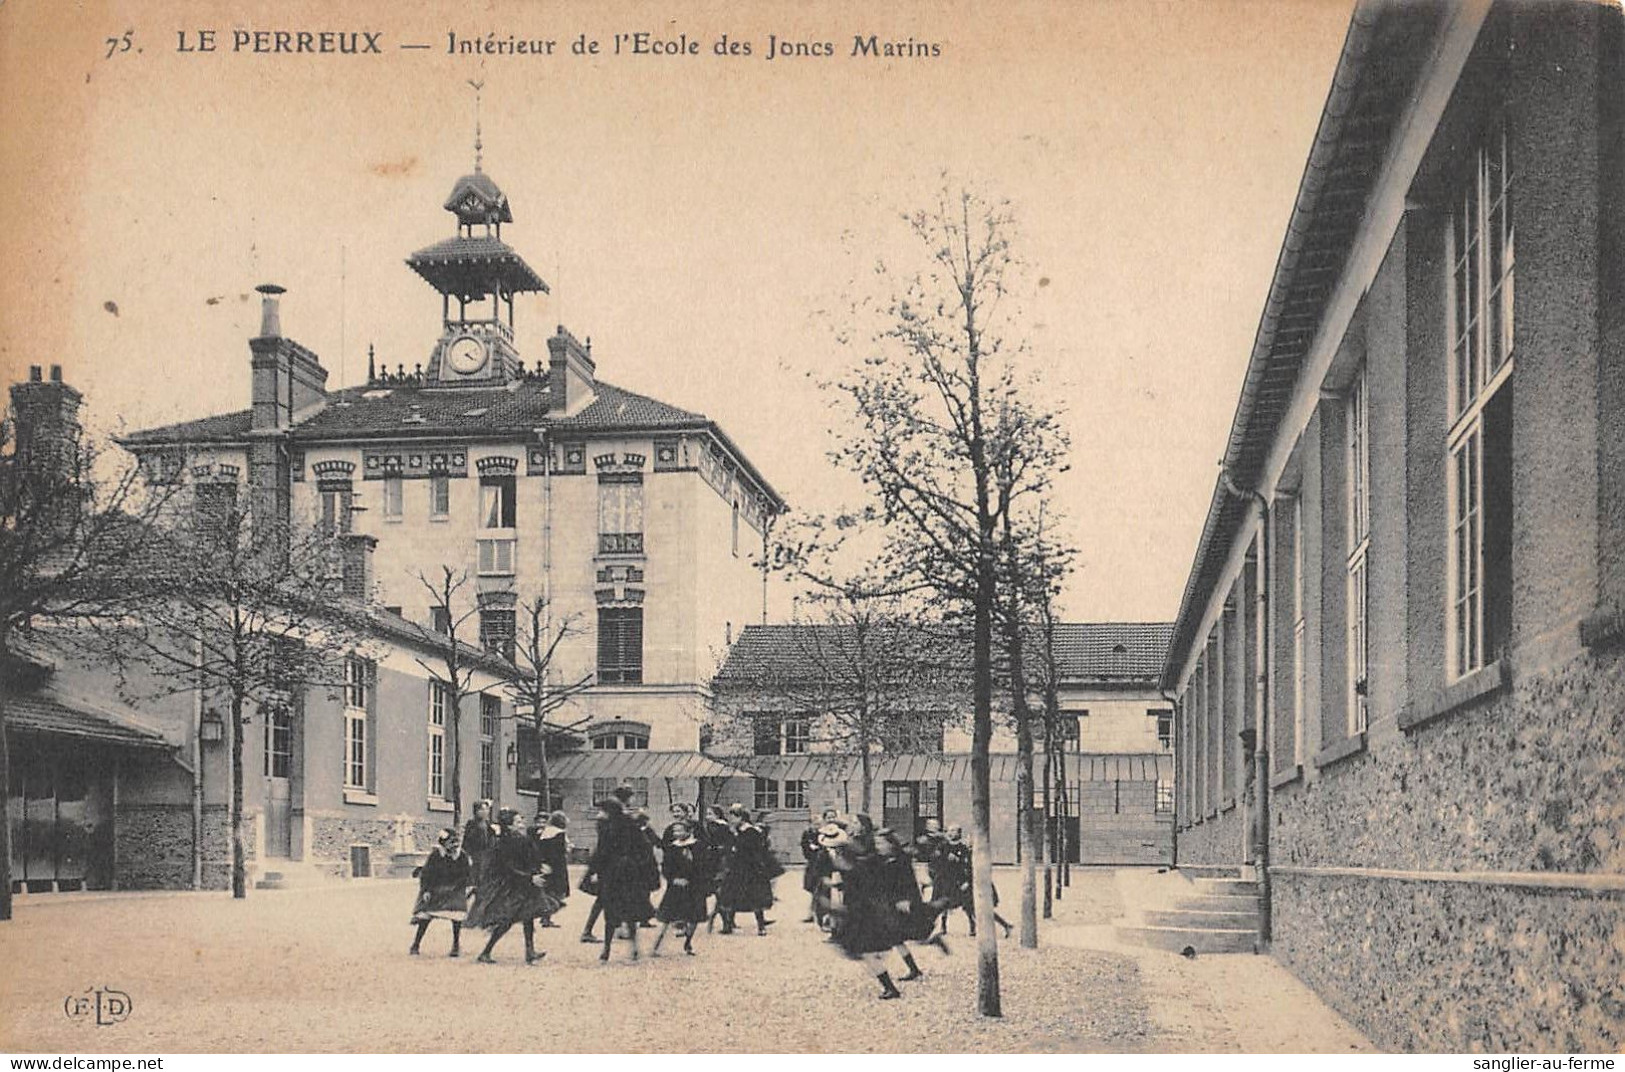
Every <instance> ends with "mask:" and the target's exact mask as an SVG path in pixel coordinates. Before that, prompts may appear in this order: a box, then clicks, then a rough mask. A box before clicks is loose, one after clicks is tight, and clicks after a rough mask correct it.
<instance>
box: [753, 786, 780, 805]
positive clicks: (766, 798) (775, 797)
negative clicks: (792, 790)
mask: <svg viewBox="0 0 1625 1072" xmlns="http://www.w3.org/2000/svg"><path fill="white" fill-rule="evenodd" d="M778 806H779V783H778V782H776V781H774V780H773V779H772V778H758V779H756V804H755V807H756V810H758V811H764V810H766V811H771V810H776V809H777V808H778Z"/></svg>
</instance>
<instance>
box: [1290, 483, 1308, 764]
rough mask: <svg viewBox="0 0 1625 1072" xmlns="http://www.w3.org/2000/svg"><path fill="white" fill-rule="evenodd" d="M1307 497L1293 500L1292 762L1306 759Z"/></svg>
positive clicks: (1300, 761)
mask: <svg viewBox="0 0 1625 1072" xmlns="http://www.w3.org/2000/svg"><path fill="white" fill-rule="evenodd" d="M1303 592H1304V588H1303V497H1302V496H1301V495H1300V496H1294V497H1293V499H1292V762H1293V763H1297V764H1301V763H1302V762H1303V714H1304V712H1303V683H1304V674H1305V668H1304V665H1303V658H1304V654H1303V653H1304V632H1305V622H1304V610H1303Z"/></svg>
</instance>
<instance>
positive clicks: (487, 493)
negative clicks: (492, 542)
mask: <svg viewBox="0 0 1625 1072" xmlns="http://www.w3.org/2000/svg"><path fill="white" fill-rule="evenodd" d="M513 527H514V478H513V477H512V476H508V475H504V476H482V477H480V528H482V529H511V528H513Z"/></svg>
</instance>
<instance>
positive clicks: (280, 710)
mask: <svg viewBox="0 0 1625 1072" xmlns="http://www.w3.org/2000/svg"><path fill="white" fill-rule="evenodd" d="M292 773H293V712H292V711H289V710H288V709H287V708H286V707H272V708H270V709H269V710H267V711H266V713H265V776H266V777H267V778H287V777H289V776H291V774H292Z"/></svg>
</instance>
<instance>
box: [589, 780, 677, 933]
mask: <svg viewBox="0 0 1625 1072" xmlns="http://www.w3.org/2000/svg"><path fill="white" fill-rule="evenodd" d="M602 807H603V811H604V821H603V822H602V823H601V824H600V826H599V829H598V847H597V848H595V849H594V850H593V854H592V860H591V861H590V862H589V863H588V865H587V868H588V870H589V871H591V872H592V873H593V874H595V875H597V876H598V904H599V905H600V906H601V907H602V908H603V910H604V949H603V952H601V953H600V954H599V955H598V959H599V960H601V961H604V960H608V959H609V951H610V946H611V945H612V943H613V942H614V940H615V932H616V931H617V930H619V929H620V927H621V924H623V923H630V924H632V926H631V927H630V928H629V931H630V934H631V939H632V959H633V960H636V959H638V931H637V924H638V923H639V922H641V921H643V920H647V919H648V918H649V917H651V916H653V915H654V914H655V913H654V906H653V905H651V904H650V903H649V892H650V891H651V890H653V889H655V888H656V887H657V886H659V885H660V870H659V867H658V866H657V865H656V864H655V859H654V850H653V849H652V848H650V846H649V842H648V841H647V840H646V839H645V838H644V836H643V832H642V831H641V830H640V829H638V826H637V824H636V823H635V822H633V821H632V819H631V818H630V817H629V816H628V815H627V814H626V812H625V810H624V809H623V808H622V807H621V802H620V801H619V800H616V799H614V798H611V799H609V800H606V801H604V802H603V805H602Z"/></svg>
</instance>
